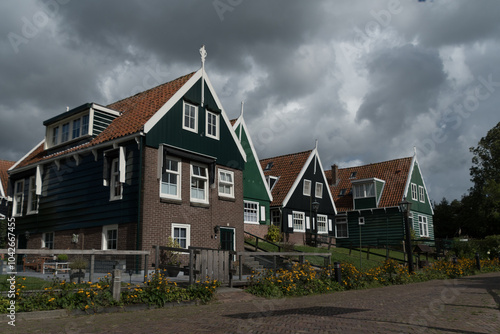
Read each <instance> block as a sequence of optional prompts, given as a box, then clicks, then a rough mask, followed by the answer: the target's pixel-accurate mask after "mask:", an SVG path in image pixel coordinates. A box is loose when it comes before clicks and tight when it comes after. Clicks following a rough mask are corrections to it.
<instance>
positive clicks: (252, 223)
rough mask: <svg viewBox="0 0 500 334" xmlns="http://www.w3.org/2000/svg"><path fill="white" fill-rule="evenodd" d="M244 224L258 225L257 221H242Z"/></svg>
mask: <svg viewBox="0 0 500 334" xmlns="http://www.w3.org/2000/svg"><path fill="white" fill-rule="evenodd" d="M244 223H245V224H251V225H260V223H259V222H244Z"/></svg>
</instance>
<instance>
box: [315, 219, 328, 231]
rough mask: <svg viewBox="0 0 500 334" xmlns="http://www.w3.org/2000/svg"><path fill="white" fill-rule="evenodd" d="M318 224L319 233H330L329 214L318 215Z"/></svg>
mask: <svg viewBox="0 0 500 334" xmlns="http://www.w3.org/2000/svg"><path fill="white" fill-rule="evenodd" d="M316 226H317V228H318V233H322V234H326V233H328V216H327V215H317V222H316Z"/></svg>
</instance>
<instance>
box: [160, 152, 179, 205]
mask: <svg viewBox="0 0 500 334" xmlns="http://www.w3.org/2000/svg"><path fill="white" fill-rule="evenodd" d="M180 167H181V162H180V161H179V160H176V159H173V158H170V157H165V158H164V159H163V168H162V174H161V186H160V195H161V196H163V197H171V198H177V199H180V197H181V168H180Z"/></svg>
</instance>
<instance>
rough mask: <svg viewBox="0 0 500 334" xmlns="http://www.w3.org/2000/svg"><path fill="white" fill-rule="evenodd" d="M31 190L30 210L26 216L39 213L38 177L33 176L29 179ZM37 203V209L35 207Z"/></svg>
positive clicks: (29, 193)
mask: <svg viewBox="0 0 500 334" xmlns="http://www.w3.org/2000/svg"><path fill="white" fill-rule="evenodd" d="M28 180H29V181H28V182H29V190H28V210H27V212H26V214H34V213H38V196H37V195H36V176H31V177H30V178H29V179H28ZM33 203H35V205H34V206H35V207H33Z"/></svg>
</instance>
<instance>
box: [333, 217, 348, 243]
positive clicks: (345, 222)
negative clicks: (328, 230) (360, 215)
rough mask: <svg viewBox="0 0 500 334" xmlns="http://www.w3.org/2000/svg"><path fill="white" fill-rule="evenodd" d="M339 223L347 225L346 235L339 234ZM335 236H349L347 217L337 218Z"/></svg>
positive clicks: (342, 237)
mask: <svg viewBox="0 0 500 334" xmlns="http://www.w3.org/2000/svg"><path fill="white" fill-rule="evenodd" d="M338 225H345V234H346V235H345V236H339V230H338ZM335 238H337V239H344V238H349V225H348V223H347V217H338V218H336V219H335Z"/></svg>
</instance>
